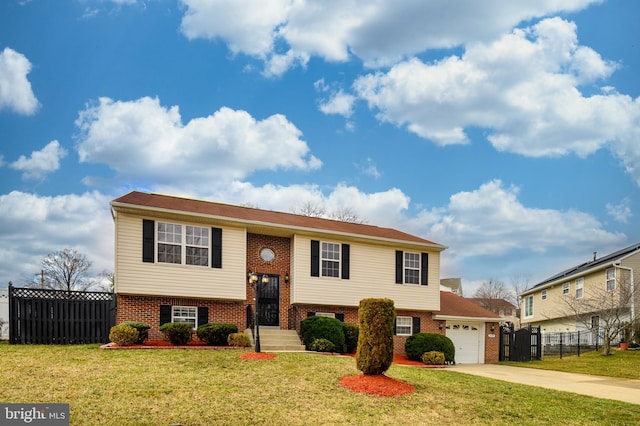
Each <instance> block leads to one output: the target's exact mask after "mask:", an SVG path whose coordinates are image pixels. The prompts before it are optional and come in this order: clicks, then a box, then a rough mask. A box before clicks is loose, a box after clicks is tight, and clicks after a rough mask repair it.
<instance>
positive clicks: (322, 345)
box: [309, 339, 336, 352]
mask: <svg viewBox="0 0 640 426" xmlns="http://www.w3.org/2000/svg"><path fill="white" fill-rule="evenodd" d="M309 349H311V350H312V351H316V352H335V351H336V345H334V344H333V342H331V341H329V340H327V339H314V340H313V342H311V345H310V347H309Z"/></svg>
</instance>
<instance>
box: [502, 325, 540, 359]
mask: <svg viewBox="0 0 640 426" xmlns="http://www.w3.org/2000/svg"><path fill="white" fill-rule="evenodd" d="M541 358H542V339H541V338H540V328H539V327H527V328H521V329H520V330H515V329H514V328H511V327H509V326H501V327H500V354H499V360H500V361H518V362H525V361H531V360H540V359H541Z"/></svg>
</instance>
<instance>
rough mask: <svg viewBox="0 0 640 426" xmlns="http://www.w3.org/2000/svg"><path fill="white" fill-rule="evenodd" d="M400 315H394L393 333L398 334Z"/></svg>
mask: <svg viewBox="0 0 640 426" xmlns="http://www.w3.org/2000/svg"><path fill="white" fill-rule="evenodd" d="M397 325H398V317H393V335H394V336H395V335H396V334H398V327H397Z"/></svg>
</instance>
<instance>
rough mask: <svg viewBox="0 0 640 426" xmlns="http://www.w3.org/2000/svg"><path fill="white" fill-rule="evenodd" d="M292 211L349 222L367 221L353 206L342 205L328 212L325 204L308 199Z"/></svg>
mask: <svg viewBox="0 0 640 426" xmlns="http://www.w3.org/2000/svg"><path fill="white" fill-rule="evenodd" d="M290 211H291V213H295V214H299V215H301V216H309V217H321V218H325V219H334V220H339V221H341V222H349V223H366V221H365V220H364V219H362V218H361V217H359V216H358V214H357V213H356V212H355V211H354V210H353V209H352V208H351V207H340V208H338V209H336V210H334V211H331V212H327V209H326V208H325V207H324V206H322V205H320V204H318V203H315V202H313V201H306V202H305V203H304V204H302V205H301V206H300V207H293V208H291V209H290Z"/></svg>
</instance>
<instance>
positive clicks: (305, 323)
mask: <svg viewBox="0 0 640 426" xmlns="http://www.w3.org/2000/svg"><path fill="white" fill-rule="evenodd" d="M300 335H301V336H302V341H303V342H304V345H305V347H306V348H307V350H309V351H312V350H313V349H311V344H312V343H313V341H314V340H316V339H326V340H328V341H330V342H331V343H333V344H334V346H335V351H336V352H346V350H347V349H346V345H345V341H344V331H343V330H342V321H340V320H337V319H335V318H328V317H321V316H312V317H307V318H305V319H304V320H302V322H301V323H300Z"/></svg>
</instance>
